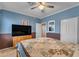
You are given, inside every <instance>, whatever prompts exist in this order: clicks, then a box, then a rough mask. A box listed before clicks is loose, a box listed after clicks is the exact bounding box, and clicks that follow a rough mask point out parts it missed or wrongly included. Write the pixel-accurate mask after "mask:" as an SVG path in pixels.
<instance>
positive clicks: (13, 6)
mask: <svg viewBox="0 0 79 59" xmlns="http://www.w3.org/2000/svg"><path fill="white" fill-rule="evenodd" d="M47 4H48V5H53V6H54V8H45V12H44V13H42V12H41V11H40V9H39V8H36V9H33V10H31V7H33V6H34V5H33V6H31V5H29V4H28V3H27V2H0V9H5V10H9V11H13V12H17V13H21V14H24V15H29V16H32V17H37V18H40V19H41V18H44V17H46V16H49V15H52V14H55V13H57V12H59V11H62V10H65V9H68V8H71V7H73V6H77V5H79V2H48V3H47Z"/></svg>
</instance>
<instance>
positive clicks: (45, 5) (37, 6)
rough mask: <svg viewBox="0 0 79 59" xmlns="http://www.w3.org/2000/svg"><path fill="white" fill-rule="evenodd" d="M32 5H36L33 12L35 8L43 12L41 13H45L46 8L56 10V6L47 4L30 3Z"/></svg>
mask: <svg viewBox="0 0 79 59" xmlns="http://www.w3.org/2000/svg"><path fill="white" fill-rule="evenodd" d="M29 3H30V5H31V6H32V5H35V6H34V7H32V8H31V10H33V9H35V8H39V9H40V10H41V12H44V9H45V8H54V6H51V5H47V4H46V3H47V2H35V3H34V2H29Z"/></svg>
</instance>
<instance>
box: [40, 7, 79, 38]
mask: <svg viewBox="0 0 79 59" xmlns="http://www.w3.org/2000/svg"><path fill="white" fill-rule="evenodd" d="M77 16H79V6H76V7H73V8H70V9H68V10H65V11H62V12H59V13H56V14H54V15H50V16H47V17H45V18H43V19H42V21H41V23H43V22H45V23H46V25H47V27H46V28H47V29H46V33H47V36H48V37H51V36H53V34H54V35H55V34H58V36H57V37H59V36H60V28H61V26H60V24H61V20H63V19H66V18H72V17H77ZM51 18H52V19H51ZM49 20H55V22H56V23H55V25H56V27H55V29H56V31H55V33H49V32H48V21H49ZM55 36H56V35H55Z"/></svg>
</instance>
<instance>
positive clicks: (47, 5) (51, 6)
mask: <svg viewBox="0 0 79 59" xmlns="http://www.w3.org/2000/svg"><path fill="white" fill-rule="evenodd" d="M46 7H48V8H54V6H49V5H47V6H46Z"/></svg>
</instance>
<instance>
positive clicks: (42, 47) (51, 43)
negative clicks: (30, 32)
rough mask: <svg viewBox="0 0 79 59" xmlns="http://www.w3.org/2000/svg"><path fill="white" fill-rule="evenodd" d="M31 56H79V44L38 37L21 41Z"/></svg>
mask: <svg viewBox="0 0 79 59" xmlns="http://www.w3.org/2000/svg"><path fill="white" fill-rule="evenodd" d="M21 43H22V45H23V46H24V48H25V50H26V51H27V52H28V54H29V55H30V56H31V57H72V56H79V48H78V47H79V45H78V44H74V43H67V42H61V41H60V40H56V39H52V38H37V39H31V40H24V41H21Z"/></svg>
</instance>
